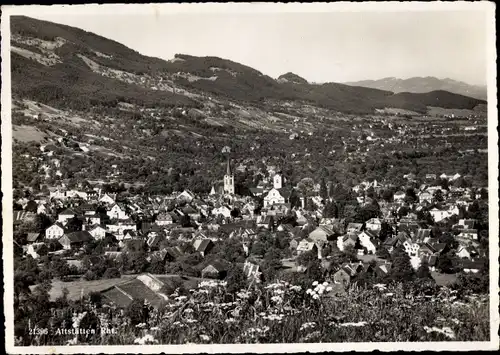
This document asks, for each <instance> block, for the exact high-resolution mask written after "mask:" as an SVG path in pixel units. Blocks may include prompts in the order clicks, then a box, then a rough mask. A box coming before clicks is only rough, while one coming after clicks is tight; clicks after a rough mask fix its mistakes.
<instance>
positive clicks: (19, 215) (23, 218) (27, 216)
mask: <svg viewBox="0 0 500 355" xmlns="http://www.w3.org/2000/svg"><path fill="white" fill-rule="evenodd" d="M35 216H36V214H34V213H32V212H26V211H14V213H13V217H14V223H13V224H14V230H16V228H18V227H19V226H20V225H22V224H23V223H28V222H33V220H34V219H35Z"/></svg>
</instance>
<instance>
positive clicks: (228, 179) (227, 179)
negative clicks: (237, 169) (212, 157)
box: [224, 158, 234, 195]
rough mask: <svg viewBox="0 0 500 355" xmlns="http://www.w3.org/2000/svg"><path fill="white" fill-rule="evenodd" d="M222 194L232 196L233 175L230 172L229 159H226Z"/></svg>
mask: <svg viewBox="0 0 500 355" xmlns="http://www.w3.org/2000/svg"><path fill="white" fill-rule="evenodd" d="M224 193H226V194H230V195H234V175H233V173H232V172H231V165H230V161H229V158H228V159H227V168H226V175H224Z"/></svg>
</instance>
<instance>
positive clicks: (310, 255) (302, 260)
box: [297, 251, 318, 266]
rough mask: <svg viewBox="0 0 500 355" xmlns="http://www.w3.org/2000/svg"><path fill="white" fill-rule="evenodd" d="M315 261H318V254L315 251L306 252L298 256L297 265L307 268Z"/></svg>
mask: <svg viewBox="0 0 500 355" xmlns="http://www.w3.org/2000/svg"><path fill="white" fill-rule="evenodd" d="M317 259H318V253H317V252H316V251H306V252H303V253H301V254H300V255H299V256H298V258H297V264H298V265H301V266H307V265H309V263H310V262H311V261H313V260H317Z"/></svg>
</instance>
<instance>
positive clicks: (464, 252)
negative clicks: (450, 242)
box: [456, 245, 471, 259]
mask: <svg viewBox="0 0 500 355" xmlns="http://www.w3.org/2000/svg"><path fill="white" fill-rule="evenodd" d="M456 255H457V256H458V257H459V258H462V259H470V258H471V253H470V252H469V250H468V247H467V246H464V245H460V246H459V247H458V249H457V252H456Z"/></svg>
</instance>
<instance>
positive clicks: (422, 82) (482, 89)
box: [345, 76, 487, 100]
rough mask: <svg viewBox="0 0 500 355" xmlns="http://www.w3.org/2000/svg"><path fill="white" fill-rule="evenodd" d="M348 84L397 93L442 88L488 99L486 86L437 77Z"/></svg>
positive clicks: (349, 83)
mask: <svg viewBox="0 0 500 355" xmlns="http://www.w3.org/2000/svg"><path fill="white" fill-rule="evenodd" d="M345 84H347V85H353V86H364V87H368V88H373V89H380V90H389V91H392V92H395V93H400V92H412V93H425V92H430V91H436V90H442V91H449V92H452V93H455V94H460V95H464V96H470V97H473V98H476V99H480V100H486V98H487V95H486V94H487V90H486V86H477V85H470V84H467V83H464V82H462V81H456V80H452V79H448V78H447V79H438V78H435V77H431V76H428V77H425V78H423V77H414V78H409V79H398V78H393V77H391V78H383V79H380V80H362V81H355V82H347V83H345Z"/></svg>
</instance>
